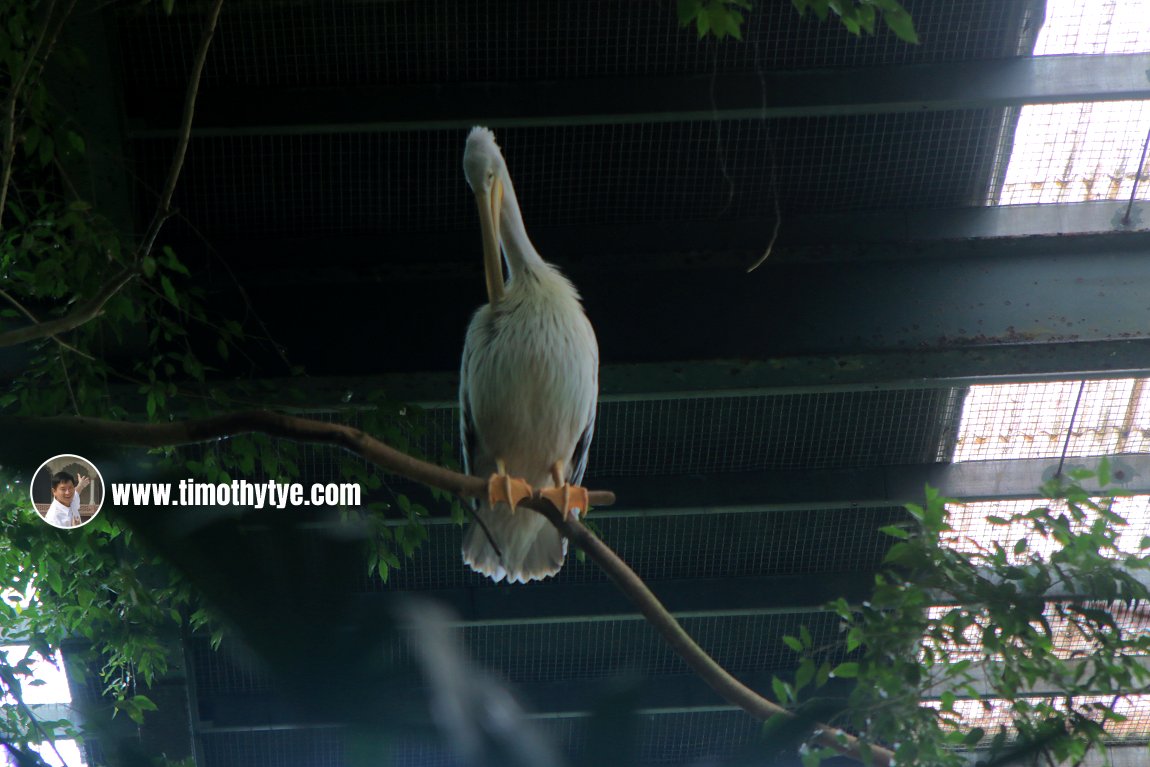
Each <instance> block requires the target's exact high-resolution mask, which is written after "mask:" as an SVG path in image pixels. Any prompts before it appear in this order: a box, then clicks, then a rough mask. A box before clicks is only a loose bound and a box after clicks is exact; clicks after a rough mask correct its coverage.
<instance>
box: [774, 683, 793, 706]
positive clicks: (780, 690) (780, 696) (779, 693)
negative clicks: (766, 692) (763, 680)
mask: <svg viewBox="0 0 1150 767" xmlns="http://www.w3.org/2000/svg"><path fill="white" fill-rule="evenodd" d="M771 689H772V690H774V693H775V700H777V701H778V702H779V703H782V704H783V705H786V704H787V703H790V702H791V701H792V700H794V696H792V695H791V689H790V685H788V684H787V683H786V682H784V681H783V680H782V679H779V678H778V677H777V676H772V677H771Z"/></svg>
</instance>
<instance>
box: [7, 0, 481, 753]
mask: <svg viewBox="0 0 1150 767" xmlns="http://www.w3.org/2000/svg"><path fill="white" fill-rule="evenodd" d="M70 5H71V4H53V3H43V2H40V1H39V0H23V1H22V2H13V3H5V4H3V7H2V8H0V82H4V83H5V84H6V85H7V86H9V87H8V88H7V89H6V90H5V91H0V99H2V100H3V104H2V107H3V110H2V112H3V113H2V114H0V160H2V161H3V162H2V166H3V173H2V174H0V191H2V194H0V347H4V346H9V347H10V346H16V347H17V348H18V352H17V353H18V354H20V355H22V363H21V368H22V371H21V373H20V374H19V375H17V376H15V377H13V378H10V379H8V380H4V381H0V415H22V416H57V415H62V414H72V415H83V416H92V417H102V418H110V419H119V420H143V421H152V422H163V421H166V420H169V419H171V418H174V417H181V418H194V417H198V416H205V415H211V414H215V413H218V412H221V411H226V410H229V409H235V408H244V407H252V406H259V407H268V406H286V407H293V408H295V409H310V412H315V411H316V410H317V409H322V410H330V403H321V405H318V406H317V405H315V404H314V403H308V401H307V397H306V396H305V395H304V393H303V392H302V391H300V390H298V388H296V387H294V386H290V385H289V386H284V385H282V384H277V385H275V386H272V385H268V384H254V383H243V382H242V381H241V382H236V381H235V380H234V378H232V377H234V376H235V375H236V374H237V372H238V373H239V374H241V375H243V374H250V372H251V371H252V370H253V369H255V368H256V365H257V363H256V362H254V361H253V360H254V359H255V358H257V357H263V358H267V357H269V356H272V357H277V358H280V359H283V360H284V368H285V372H289V373H291V374H292V375H294V376H299V375H300V374H302V372H303V371H302V370H299V369H298V368H293V367H291V366H290V364H289V363H288V362H287V360H286V355H284V354H283V353H282V352H280V351H279V350H278V349H272V350H271V351H270V353H269V347H271V346H272V344H271V342H270V341H269V340H268V339H265V338H261V337H259V336H255V335H253V334H252V327H253V325H254V323H251V322H246V321H245V322H243V323H241V322H239V321H237V320H235V319H231V318H228V317H220V316H217V315H215V314H214V313H213V312H212V311H210V310H209V308H208V297H207V296H206V295H205V293H204V291H203V289H202V288H201V287H199V286H198V285H197V284H196V283H195V282H194V280H193V279H192V272H193V270H194V269H197V268H199V266H200V265H199V264H189V263H188V262H187V261H186V260H185V259H184V258H183V257H181V255H180V254H178V253H177V252H176V251H175V250H174V249H172V248H171V247H168V246H165V245H163V244H162V242H161V243H160V244H158V245H157V246H156V247H155V248H153V247H152V245H151V243H150V242H147V241H146V238H141V237H140V236H139V235H138V233H135V232H131V231H124V230H123V229H122V228H121V227H120V226H119V225H118V224H117V223H116V222H114V221H113V220H112V219H111V218H110V217H109V216H107V215H105V214H104V212H103V211H101V210H99V209H98V208H97V207H96V206H95V205H94V204H93V203H92V202H91V200H89V199H87V198H86V197H85V196H84V195H83V194H81V190H87V189H89V188H90V186H91V185H90V184H88V183H86V178H85V175H86V173H87V162H88V156H87V155H88V152H89V151H92V150H93V148H98V149H99V150H100V151H102V152H104V153H106V154H108V155H109V156H118V155H119V153H120V150H119V148H118V147H95V144H96V143H97V141H98V139H97V137H95V136H92V135H89V134H88V133H87V132H86V129H85V126H84V125H82V124H78V123H77V122H76V121H75V120H73V119H72V118H71V117H69V116H68V115H69V110H68V109H65V108H63V107H62V106H61V105H60V104H58V103H57V102H56V100H55V97H54V94H53V93H52V92H51V91H50V89H49V87H48V84H47V82H46V81H45V80H44V79H43V78H42V77H41V74H42V71H43V69H44V68H45V65H46V63H47V61H48V58H49V57H51V61H52V66H53V68H55V69H57V70H58V74H59V73H64V74H65V75H67V76H71V77H78V76H82V70H83V68H84V67H85V66H86V63H85V61H84V58H83V56H82V55H81V54H80V53H79V52H78V51H77V50H76V49H73V48H70V47H69V46H68V45H66V44H64V42H63V39H62V37H61V35H60V31H61V29H62V28H63V27H64V24H65V22H66V20H67V19H66V16H65V15H64V14H66V10H62V9H66V8H68V7H70ZM171 8H172V3H171V2H164V3H163V4H162V7H161V9H162V10H164V11H166V12H169V13H170V12H171ZM159 182H160V180H159V179H155V180H152V183H153V185H156V186H158V185H159ZM96 300H102V303H99V305H98V307H97V310H96V311H93V312H92V313H91V316H85V317H83V318H82V320H81V321H78V322H77V324H76V325H75V326H73V327H70V328H69V329H67V330H66V331H61V332H58V333H55V334H50V333H47V332H37V330H38V329H39V328H41V327H43V325H42V324H41V323H47V322H51V321H53V320H57V319H60V318H68V317H72V316H75V312H76V310H77V309H78V308H79V307H83V306H85V305H88V304H90V303H91V302H93V301H96ZM25 331H31V332H30V333H28V334H27V336H26V337H25V336H20V340H17V341H11V340H9V339H12V338H14V337H15V336H13V335H12V334H13V333H17V334H19V333H24V332H25ZM124 349H128V350H131V351H130V352H129V353H126V354H125V353H124V352H123V351H121V350H124ZM338 415H339V417H340V418H346V419H349V420H357V421H358V422H359V425H360V426H361V427H362V428H364V429H365V430H366V431H368V432H370V433H372V434H375V435H378V436H379V437H381V438H382V439H384V440H385V441H387V442H389V443H390V444H392V445H394V446H395V447H397V448H399V449H401V450H404V451H406V452H409V453H412V454H419V453H420V451H419V450H418V449H417V446H418V445H419V444H420V443H421V440H422V439H423V436H424V435H423V433H422V431H421V430H422V429H423V428H424V426H422V424H423V419H422V417H421V414H420V413H419V412H418V410H417V409H414V408H406V407H404V406H402V405H399V404H397V403H393V402H390V401H388V400H387V398H386V397H385V396H384V395H383V394H382V393H379V394H373V395H371V396H369V397H367V398H365V399H364V400H362V401H360V402H357V403H356V406H355V407H348V406H344V407H343V408H342V409H341V411H340V412H339V414H338ZM450 449H451V448H450V446H446V447H445V453H444V454H445V455H446V453H448V452H450ZM333 452H334V451H333ZM44 457H47V456H44ZM137 457H139V456H137ZM432 457H433V458H442V457H443V456H442V455H434V456H432ZM125 460H128V459H125ZM148 460H149V462H150V465H151V467H152V468H151V470H152V471H157V472H164V471H167V472H169V473H171V472H178V473H176V474H175V475H176V476H189V475H191V476H195V477H196V478H197V479H199V480H202V481H205V482H230V481H231V478H233V477H236V478H241V477H242V478H246V479H251V480H260V479H276V480H278V481H280V482H286V481H292V480H294V479H297V478H299V477H300V476H301V464H302V461H303V455H302V451H301V448H300V447H299V446H298V445H295V444H292V443H288V442H283V441H274V440H271V439H268V438H266V437H263V436H259V435H239V436H235V437H233V438H231V439H228V440H226V441H221V442H217V443H214V444H213V445H211V446H208V447H204V448H202V449H195V450H179V451H178V450H172V449H166V450H160V451H155V452H154V454H153V455H152V456H150V457H149V458H148ZM333 463H334V464H335V465H337V466H338V471H339V473H340V476H342V477H343V480H342V481H346V482H358V483H359V484H360V485H361V487H362V488H364V489H365V490H366V493H367V495H368V497H369V498H371V499H372V500H371V503H370V504H368V506H367V507H365V508H362V509H345V510H343V513H344V515H345V517H348V518H350V517H357V518H358V519H359V520H360V521H362V522H364V523H366V524H367V525H368V526H369V527H370V529H371V530H373V531H374V535H372V536H369V537H368V538H367V539H366V541H365V543H366V545H365V552H364V555H365V562H366V563H367V565H366V566H367V568H368V570H369V571H370V572H372V573H378V575H379V576H380V577H382V578H384V579H386V578H387V577H388V574H389V572H390V570H391V569H394V568H397V567H400V566H401V564H402V558H403V557H404V556H409V555H411V554H412V553H413V552H414V551H415V550H416V548H417V547H418V546H419V545H420V543H421V542H422V541H423V539H424V538H425V537H426V533H425V531H424V529H423V519H424V518H425V517H426V516H427V515H428V510H427V508H425V506H423V505H421V504H420V503H418V502H416V501H414V500H412V499H409V498H408V497H407V496H406V495H404V494H403V493H401V492H396V491H394V490H392V489H390V488H388V487H386V486H385V485H384V484H383V481H382V480H381V478H380V476H379V474H378V472H376V471H374V470H372V469H369V468H368V467H367V465H365V464H364V462H363V461H361V460H359V459H356V458H352V457H350V456H347V455H345V454H343V453H337V454H336V455H335V457H334V459H333ZM141 476H146V475H143V474H142V475H141ZM26 479H27V477H24V476H23V475H22V474H18V473H16V472H14V471H13V470H12V467H8V468H3V467H0V574H2V578H3V580H2V581H0V595H2V599H3V605H0V625H3V626H4V627H5V628H4V634H3V641H4V642H5V643H13V644H27V645H29V647H30V648H31V652H32V653H33V655H35V656H41V657H49V656H50V655H51V654H52V652H53V650H54V649H56V648H58V647H60V646H61V644H62V643H63V642H64V641H65V640H71V641H72V645H70V653H69V664H70V665H69V668H70V670H74V672H75V673H80V674H83V673H84V671H83V668H84V667H86V668H87V672H86V673H87V677H88V680H89V681H90V683H92V684H93V685H95V686H97V687H98V689H99V690H100V691H102V692H103V693H104V694H105V696H106V698H107V699H108V700H109V701H110V704H111V705H112V706H113V707H114V710H115V711H116V712H118V713H120V714H122V715H124V716H127V717H129V718H130V719H131V720H132V721H134V722H137V723H139V722H143V721H144V720H145V718H146V715H147V712H149V711H151V710H154V709H155V704H154V703H153V702H152V701H151V700H150V699H149V698H148V697H147V694H146V693H147V690H148V688H149V687H150V686H151V685H153V684H154V683H155V682H156V681H158V680H160V679H162V678H163V676H164V675H165V674H166V673H167V672H168V670H169V668H170V667H171V665H172V662H173V660H174V658H173V656H172V653H173V652H178V651H179V642H178V641H173V638H174V637H178V636H179V635H180V634H181V633H182V632H183V631H185V630H192V631H203V632H209V633H210V634H211V636H212V640H213V643H216V644H218V643H219V642H220V641H221V639H222V636H223V634H222V630H221V628H220V626H219V625H218V623H217V622H216V621H215V620H214V619H213V615H212V612H211V611H210V610H209V609H208V608H207V607H206V606H205V605H204V604H203V603H202V601H201V599H200V597H199V595H198V594H196V593H195V592H194V591H193V590H192V589H191V587H189V586H188V585H187V583H186V581H185V580H183V579H181V578H180V577H178V576H177V575H176V573H175V572H174V571H173V570H171V569H170V568H169V567H168V566H167V565H166V564H165V562H164V561H162V560H161V559H160V558H158V557H157V556H155V555H154V554H153V553H152V552H151V551H149V550H148V548H147V547H146V546H144V545H143V544H141V543H140V542H139V541H138V540H137V538H136V536H134V535H133V532H132V530H131V529H129V528H127V527H125V526H124V525H123V524H122V523H121V522H120V521H119V520H118V519H117V518H116V517H115V516H114V515H113V514H112V513H109V512H108V511H105V513H103V514H102V515H101V516H99V517H97V519H96V520H94V521H92V522H91V523H89V524H88V525H87V526H86V527H85V528H84V533H83V534H82V535H77V534H70V533H68V532H66V531H60V530H55V529H53V528H50V527H48V526H47V525H44V524H43V523H41V522H40V521H39V520H37V519H35V517H34V515H33V514H32V512H31V511H30V509H29V504H28V501H29V499H28V489H27V485H25V484H22V482H23V481H25V480H26ZM434 499H435V501H436V502H437V503H441V504H444V505H446V506H449V507H450V508H451V511H452V514H453V516H455V517H456V518H457V519H458V520H460V521H462V517H463V512H462V508H461V507H460V505H459V503H458V501H455V500H454V499H448V498H446V497H445V495H444V494H435V498H434ZM384 514H388V515H390V516H391V517H392V520H389V521H385V520H384V518H383V515H384ZM395 518H398V523H397V522H396V519H395ZM84 648H86V649H84ZM29 670H30V668H29V665H28V664H27V663H26V662H24V661H21V662H19V663H17V662H16V661H14V660H13V661H11V662H10V661H9V660H7V658H6V657H4V658H0V684H2V689H0V697H2V696H3V694H4V693H7V694H9V695H11V696H12V697H13V698H14V699H15V700H21V699H22V698H21V690H22V682H24V681H26V680H27V677H28V673H29ZM57 725H59V726H57ZM61 728H64V729H61ZM45 729H54V730H56V731H57V732H64V731H66V732H68V733H69V734H73V735H75V734H78V733H76V732H75V730H74V729H69V728H67V727H66V724H65V723H46V722H37V721H35V719H34V718H33V717H32V716H31V711H30V709H28V708H27V707H23V706H16V707H0V742H4V743H6V744H8V745H9V746H10V747H11V748H12V749H16V750H17V751H18V752H19V753H20V755H21V756H20V758H21V760H22V763H28V764H34V763H36V761H35V757H34V755H31V752H28V753H27V754H25V753H24V746H25V745H26V744H28V743H35V742H39V741H41V740H43V739H44V738H43V732H42V731H43V730H45Z"/></svg>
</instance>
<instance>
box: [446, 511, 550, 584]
mask: <svg viewBox="0 0 1150 767" xmlns="http://www.w3.org/2000/svg"><path fill="white" fill-rule="evenodd" d="M475 513H476V515H477V516H478V517H479V518H480V519H482V520H483V523H484V524H485V525H486V526H487V532H484V529H483V527H481V526H480V525H479V523H477V522H472V523H471V527H470V528H468V530H467V532H466V533H465V534H464V536H463V552H462V553H463V561H464V562H465V563H467V564H468V565H469V566H470V567H471V569H473V570H475V571H476V572H479V573H483V574H484V575H486V576H488V577H490V578H491V579H492V580H493V581H495V582H496V583H498V582H499V581H501V580H503V579H504V578H506V579H507V582H508V583H527V582H528V581H537V580H542V579H543V578H547V577H549V576H552V575H554V574H555V573H557V572H559V569H560V568H561V567H563V560H564V558H565V557H566V555H567V539H566V538H564V537H563V536H562V535H560V534H559V531H558V530H556V529H555V528H554V526H552V525H551V523H550V522H548V521H547V520H546V519H545V518H544V517H543V516H542V515H541V514H536V513H535V512H534V511H531V510H530V509H521V510H519V511H517V512H515V513H514V514H512V513H511V512H510V511H509V510H508V509H507V508H506V507H504V506H498V507H496V508H494V509H492V508H490V507H487V506H482V507H480V508H479V509H478V510H477V511H476V512H475ZM488 533H490V536H491V539H490V540H489V539H488ZM492 540H494V542H495V545H496V546H498V547H499V552H498V553H497V552H496V550H495V547H494V546H492V545H491V543H492ZM500 553H501V554H502V556H500Z"/></svg>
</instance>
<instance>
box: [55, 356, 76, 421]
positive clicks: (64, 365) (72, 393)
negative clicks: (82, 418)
mask: <svg viewBox="0 0 1150 767" xmlns="http://www.w3.org/2000/svg"><path fill="white" fill-rule="evenodd" d="M59 360H60V367H61V368H62V369H63V370H64V383H65V384H66V385H67V387H68V398H69V399H71V400H72V412H74V413H75V414H76V415H80V403H79V402H77V401H76V392H75V391H73V390H72V378H71V377H70V376H69V375H68V363H66V362H65V361H64V357H63V356H62V355H61V356H60V357H59Z"/></svg>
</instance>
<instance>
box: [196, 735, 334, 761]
mask: <svg viewBox="0 0 1150 767" xmlns="http://www.w3.org/2000/svg"><path fill="white" fill-rule="evenodd" d="M343 739H344V736H343V733H342V732H341V731H340V730H338V729H334V728H320V727H303V728H299V729H286V730H269V731H264V732H211V733H205V734H203V735H201V736H200V743H201V747H202V753H203V758H204V764H206V765H210V767H252V765H261V767H343V765H345V764H346V763H347V762H346V760H345V758H344V753H345V751H344V742H343Z"/></svg>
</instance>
